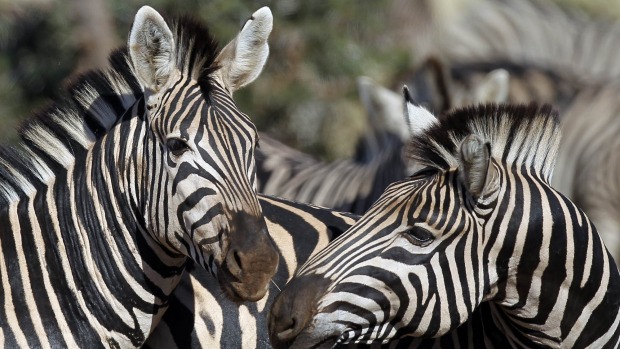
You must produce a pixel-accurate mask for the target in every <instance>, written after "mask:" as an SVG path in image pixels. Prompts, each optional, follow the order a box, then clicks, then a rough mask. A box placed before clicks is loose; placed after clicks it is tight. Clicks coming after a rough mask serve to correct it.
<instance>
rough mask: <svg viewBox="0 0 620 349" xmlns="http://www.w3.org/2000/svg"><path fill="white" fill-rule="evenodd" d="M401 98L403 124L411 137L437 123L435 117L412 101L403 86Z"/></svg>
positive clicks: (405, 87)
mask: <svg viewBox="0 0 620 349" xmlns="http://www.w3.org/2000/svg"><path fill="white" fill-rule="evenodd" d="M403 96H404V98H405V108H404V109H405V122H406V123H407V126H408V128H409V134H410V135H411V136H412V137H415V136H417V135H419V134H421V133H422V132H423V131H424V130H426V129H427V128H429V127H431V126H432V125H435V124H437V123H438V122H439V121H438V120H437V118H436V117H435V115H433V114H432V113H431V112H430V111H428V110H426V109H425V108H424V107H422V106H421V105H417V104H416V103H415V102H414V101H413V98H411V93H410V92H409V88H407V86H403Z"/></svg>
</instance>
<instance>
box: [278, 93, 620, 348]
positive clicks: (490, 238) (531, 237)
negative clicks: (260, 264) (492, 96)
mask: <svg viewBox="0 0 620 349" xmlns="http://www.w3.org/2000/svg"><path fill="white" fill-rule="evenodd" d="M408 110H409V118H410V119H411V121H412V122H414V123H415V124H416V125H418V129H417V132H416V133H415V134H416V135H415V136H414V138H413V140H412V143H411V149H410V150H411V153H410V154H411V156H412V157H413V159H414V160H416V161H420V162H421V163H422V164H424V165H425V166H427V168H426V169H425V170H422V171H421V172H419V173H418V174H416V175H414V176H412V177H410V178H408V179H405V180H403V181H400V182H398V183H395V184H393V185H392V186H390V187H389V188H388V189H387V190H386V192H385V194H384V195H383V196H382V197H381V198H380V199H379V200H378V201H377V203H376V204H375V205H373V207H371V208H370V209H369V211H368V212H367V213H366V214H365V215H364V216H363V217H362V218H361V219H360V220H359V221H358V222H357V223H356V224H355V225H354V226H353V227H352V228H351V229H349V230H348V231H347V232H345V233H344V234H343V235H342V236H341V237H340V238H338V239H336V240H335V241H333V242H332V243H330V244H329V245H328V247H326V248H325V249H324V250H322V251H321V252H319V253H317V254H316V255H314V257H312V258H311V259H310V260H309V261H308V262H307V263H306V264H305V265H303V266H302V267H301V268H300V270H299V271H298V273H296V275H295V277H294V278H293V279H292V280H291V281H290V282H289V283H288V284H287V286H286V288H285V289H284V290H283V291H282V293H281V294H280V295H279V296H278V298H277V299H276V302H275V303H274V305H273V307H272V310H271V313H270V324H269V326H270V331H271V339H272V343H273V344H274V347H276V348H285V347H286V348H330V347H332V345H335V344H337V343H341V344H345V343H358V344H360V345H362V346H365V345H371V343H374V344H375V345H379V344H381V343H383V344H388V345H389V347H399V348H400V347H403V348H407V347H424V348H426V347H429V348H431V347H433V348H434V347H438V346H441V347H468V348H478V347H497V348H499V347H501V348H504V347H540V346H544V347H570V348H572V347H575V348H584V347H593V348H608V347H609V348H616V347H618V345H619V343H620V312H619V310H620V297H619V294H618V293H619V292H620V274H619V273H618V269H617V267H616V265H615V263H614V262H613V259H612V258H611V256H610V255H609V254H608V252H607V250H606V249H605V246H604V245H603V243H602V241H601V239H600V238H599V236H598V234H597V233H596V229H595V228H594V226H593V225H592V223H591V222H590V221H589V219H588V218H587V216H586V215H585V214H584V213H583V212H582V211H580V210H579V209H578V208H577V207H576V206H575V205H574V204H573V203H572V202H570V201H569V200H568V199H566V198H565V197H564V196H563V195H561V194H560V193H559V192H557V191H556V190H554V189H553V188H552V187H551V186H550V185H549V180H550V178H551V174H552V171H553V165H554V162H555V157H556V153H557V149H558V146H559V138H560V136H559V125H558V121H557V117H556V116H555V113H553V112H552V111H551V108H550V107H548V106H546V107H541V108H538V107H536V106H535V105H530V106H510V105H505V106H496V105H486V106H485V105H483V106H479V107H472V108H465V109H460V110H456V111H454V112H451V113H449V114H448V115H447V116H445V117H444V118H441V119H440V120H437V119H436V118H435V117H434V116H433V115H432V114H431V113H429V112H428V111H426V110H425V109H423V108H420V107H415V106H413V105H409V107H408ZM405 336H406V337H405ZM410 336H414V337H420V338H428V339H425V340H422V339H413V338H412V337H410ZM403 337H404V338H403ZM399 339H400V341H398V340H399Z"/></svg>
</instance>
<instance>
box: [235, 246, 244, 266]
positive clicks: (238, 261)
mask: <svg viewBox="0 0 620 349" xmlns="http://www.w3.org/2000/svg"><path fill="white" fill-rule="evenodd" d="M233 256H234V257H235V263H237V266H238V267H239V270H243V264H241V257H239V252H237V251H236V250H235V251H233Z"/></svg>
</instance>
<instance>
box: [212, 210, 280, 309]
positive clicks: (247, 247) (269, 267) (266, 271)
mask: <svg viewBox="0 0 620 349" xmlns="http://www.w3.org/2000/svg"><path fill="white" fill-rule="evenodd" d="M229 234H230V236H229V239H230V240H229V241H230V244H229V246H228V251H227V252H226V256H225V258H224V263H223V264H222V268H221V275H219V276H218V277H219V279H220V284H221V285H222V288H223V289H224V290H225V291H226V293H227V295H228V296H229V298H231V299H232V300H234V301H258V300H260V299H261V298H263V297H264V296H265V294H266V293H267V290H268V288H269V285H270V280H271V278H272V277H273V275H274V274H275V272H276V270H277V267H278V260H279V254H278V251H277V249H276V247H275V244H274V243H273V241H272V240H271V237H270V236H269V233H268V231H267V226H266V225H265V221H264V219H263V218H262V217H260V218H258V217H253V216H250V215H247V214H244V213H238V214H237V215H236V217H235V219H234V220H233V225H232V229H231V231H230V233H229Z"/></svg>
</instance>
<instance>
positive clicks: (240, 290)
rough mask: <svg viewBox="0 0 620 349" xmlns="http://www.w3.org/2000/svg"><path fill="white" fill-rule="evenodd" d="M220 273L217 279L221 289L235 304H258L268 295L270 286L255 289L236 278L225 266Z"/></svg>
mask: <svg viewBox="0 0 620 349" xmlns="http://www.w3.org/2000/svg"><path fill="white" fill-rule="evenodd" d="M219 271H220V272H219V273H218V276H217V279H218V281H219V283H220V287H221V288H222V289H223V290H224V292H225V293H226V296H227V297H228V298H229V299H230V300H231V301H233V302H235V303H242V302H245V301H249V302H256V301H259V300H261V299H262V298H263V297H264V296H265V295H266V294H267V290H268V289H269V284H265V285H264V287H262V288H259V287H254V286H253V285H251V284H249V283H247V282H243V281H241V280H239V279H238V278H237V277H235V276H234V275H233V274H232V273H231V272H230V271H229V270H228V268H227V267H226V266H225V265H223V266H222V268H220V269H219Z"/></svg>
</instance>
